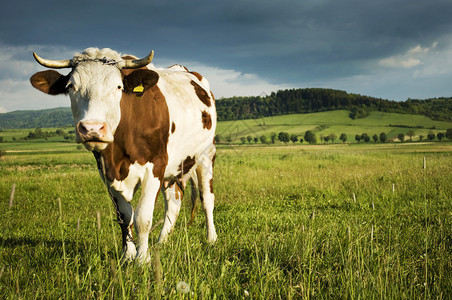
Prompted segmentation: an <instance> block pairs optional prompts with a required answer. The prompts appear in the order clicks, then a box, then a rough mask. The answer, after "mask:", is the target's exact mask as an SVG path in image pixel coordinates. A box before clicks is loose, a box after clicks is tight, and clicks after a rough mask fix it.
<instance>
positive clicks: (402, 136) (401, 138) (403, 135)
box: [397, 133, 405, 142]
mask: <svg viewBox="0 0 452 300" xmlns="http://www.w3.org/2000/svg"><path fill="white" fill-rule="evenodd" d="M397 138H398V139H399V140H400V141H401V142H403V141H404V140H405V134H404V133H399V134H398V135H397Z"/></svg>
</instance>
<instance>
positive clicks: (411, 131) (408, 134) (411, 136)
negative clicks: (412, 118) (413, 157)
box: [406, 129, 415, 142]
mask: <svg viewBox="0 0 452 300" xmlns="http://www.w3.org/2000/svg"><path fill="white" fill-rule="evenodd" d="M406 135H407V136H409V137H410V141H411V142H412V141H413V136H414V135H415V133H414V130H413V129H410V130H408V132H407V133H406Z"/></svg>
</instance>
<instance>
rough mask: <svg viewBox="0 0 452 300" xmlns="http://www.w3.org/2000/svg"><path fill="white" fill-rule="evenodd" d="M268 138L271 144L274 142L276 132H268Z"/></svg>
mask: <svg viewBox="0 0 452 300" xmlns="http://www.w3.org/2000/svg"><path fill="white" fill-rule="evenodd" d="M270 139H271V140H272V144H274V143H275V139H276V133H275V132H272V133H271V134H270Z"/></svg>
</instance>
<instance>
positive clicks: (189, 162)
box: [178, 156, 196, 177]
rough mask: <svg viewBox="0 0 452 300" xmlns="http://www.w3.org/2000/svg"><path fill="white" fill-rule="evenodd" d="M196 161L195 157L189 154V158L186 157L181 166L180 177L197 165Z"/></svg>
mask: <svg viewBox="0 0 452 300" xmlns="http://www.w3.org/2000/svg"><path fill="white" fill-rule="evenodd" d="M195 163H196V160H195V158H194V157H193V158H191V157H190V156H187V158H185V160H184V161H183V162H182V163H181V164H180V166H179V172H180V174H179V176H178V177H182V176H183V175H184V174H187V173H188V172H190V170H191V168H192V167H193V166H194V165H195Z"/></svg>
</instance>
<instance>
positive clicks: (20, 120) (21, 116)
mask: <svg viewBox="0 0 452 300" xmlns="http://www.w3.org/2000/svg"><path fill="white" fill-rule="evenodd" d="M73 125H74V121H73V119H72V113H71V109H70V108H69V107H58V108H52V109H43V110H18V111H13V112H9V113H4V114H0V128H1V129H19V128H37V127H40V128H48V127H67V126H73Z"/></svg>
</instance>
